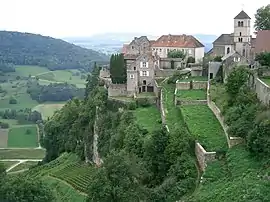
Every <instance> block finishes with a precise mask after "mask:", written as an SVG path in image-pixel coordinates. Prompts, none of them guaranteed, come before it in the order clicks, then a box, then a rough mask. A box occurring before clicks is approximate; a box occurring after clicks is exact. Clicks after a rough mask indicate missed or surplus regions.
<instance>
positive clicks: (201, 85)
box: [192, 81, 207, 90]
mask: <svg viewBox="0 0 270 202" xmlns="http://www.w3.org/2000/svg"><path fill="white" fill-rule="evenodd" d="M192 85H193V88H192V89H196V90H197V89H207V81H193V83H192Z"/></svg>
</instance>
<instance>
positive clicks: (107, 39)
mask: <svg viewBox="0 0 270 202" xmlns="http://www.w3.org/2000/svg"><path fill="white" fill-rule="evenodd" d="M143 35H146V36H147V37H148V38H149V39H153V40H154V39H157V38H158V37H159V36H151V35H150V36H149V35H148V34H144V33H104V34H98V35H93V36H91V37H67V38H63V40H65V41H68V42H70V43H74V44H76V45H78V46H81V47H85V48H90V49H93V50H96V51H99V52H102V53H105V54H111V53H115V52H118V51H120V50H121V48H122V46H123V43H129V42H130V41H131V40H132V39H133V38H134V37H135V36H143ZM194 36H195V37H196V38H197V39H198V40H200V41H201V42H202V43H203V44H204V45H205V51H206V52H207V51H209V50H210V49H211V48H212V42H213V41H214V40H215V39H216V38H217V36H215V35H206V34H194Z"/></svg>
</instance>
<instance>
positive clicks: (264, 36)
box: [255, 30, 270, 53]
mask: <svg viewBox="0 0 270 202" xmlns="http://www.w3.org/2000/svg"><path fill="white" fill-rule="evenodd" d="M264 51H267V52H270V30H260V31H258V33H257V37H256V41H255V53H260V52H264Z"/></svg>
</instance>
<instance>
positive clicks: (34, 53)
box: [0, 31, 109, 69]
mask: <svg viewBox="0 0 270 202" xmlns="http://www.w3.org/2000/svg"><path fill="white" fill-rule="evenodd" d="M108 60H109V57H108V56H106V55H105V54H103V53H100V52H97V51H94V50H90V49H86V48H82V47H80V46H77V45H74V44H71V43H68V42H66V41H64V40H61V39H55V38H52V37H47V36H42V35H36V34H31V33H21V32H10V31H0V62H1V63H12V64H15V65H40V66H46V67H49V68H50V69H72V68H89V67H91V66H92V65H93V63H94V62H95V61H96V62H99V63H104V62H107V61H108Z"/></svg>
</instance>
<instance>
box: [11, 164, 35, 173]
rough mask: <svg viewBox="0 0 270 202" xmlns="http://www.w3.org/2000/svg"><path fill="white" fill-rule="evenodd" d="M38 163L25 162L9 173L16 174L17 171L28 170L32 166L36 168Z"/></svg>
mask: <svg viewBox="0 0 270 202" xmlns="http://www.w3.org/2000/svg"><path fill="white" fill-rule="evenodd" d="M37 164H38V162H34V161H26V162H23V163H21V164H19V165H17V166H16V167H14V168H13V169H11V170H10V171H9V172H16V171H19V170H24V169H28V168H30V167H31V166H34V165H37Z"/></svg>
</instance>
